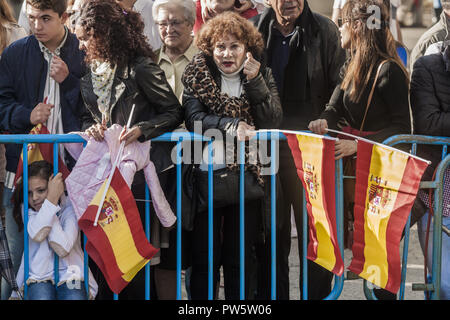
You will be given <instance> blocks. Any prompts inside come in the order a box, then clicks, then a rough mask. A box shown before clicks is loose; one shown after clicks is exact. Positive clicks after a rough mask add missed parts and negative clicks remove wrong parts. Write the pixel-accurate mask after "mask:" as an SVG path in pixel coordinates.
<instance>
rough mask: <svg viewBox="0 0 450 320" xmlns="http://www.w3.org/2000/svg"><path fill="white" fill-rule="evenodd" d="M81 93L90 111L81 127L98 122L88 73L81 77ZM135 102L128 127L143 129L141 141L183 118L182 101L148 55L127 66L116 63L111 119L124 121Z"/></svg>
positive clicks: (99, 120) (95, 102)
mask: <svg viewBox="0 0 450 320" xmlns="http://www.w3.org/2000/svg"><path fill="white" fill-rule="evenodd" d="M81 94H82V96H83V100H84V103H85V105H86V108H87V110H88V111H89V113H85V114H84V116H83V119H82V120H83V125H82V130H85V129H87V128H88V127H90V126H91V125H92V124H94V123H101V118H102V117H101V113H100V110H99V109H98V105H97V95H96V94H95V93H94V91H93V87H92V77H91V73H90V72H88V73H87V74H86V75H85V76H84V77H83V78H81ZM133 103H134V104H136V106H135V111H134V115H133V119H132V120H131V127H133V126H135V125H136V126H138V127H139V128H140V129H141V130H142V136H141V137H140V139H139V140H140V141H146V140H149V139H152V138H155V137H157V136H159V135H161V134H163V133H165V132H170V131H172V130H174V129H175V128H177V127H178V126H179V125H180V124H181V122H182V121H183V111H182V108H181V105H180V103H179V101H178V99H177V97H176V96H175V94H174V93H173V91H172V89H171V88H170V86H169V84H168V83H167V80H166V77H165V75H164V72H163V71H162V70H161V68H160V67H159V66H158V65H157V64H156V63H154V62H153V61H152V60H151V59H150V58H146V57H139V58H137V59H136V60H135V61H133V62H131V63H129V64H128V65H127V66H123V67H118V68H117V71H116V75H115V77H114V82H113V88H112V93H111V105H112V107H111V109H110V119H111V120H110V123H108V126H110V125H112V124H115V123H117V124H120V125H122V126H123V125H125V124H126V123H127V121H128V116H129V114H130V112H131V107H132V105H133Z"/></svg>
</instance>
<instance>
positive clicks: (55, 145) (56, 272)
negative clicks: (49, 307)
mask: <svg viewBox="0 0 450 320" xmlns="http://www.w3.org/2000/svg"><path fill="white" fill-rule="evenodd" d="M57 174H58V143H56V142H54V143H53V177H55V176H56V175H57ZM53 256H54V258H53V259H54V262H53V265H54V268H53V272H54V278H55V288H57V287H58V282H59V257H58V255H57V254H56V253H53Z"/></svg>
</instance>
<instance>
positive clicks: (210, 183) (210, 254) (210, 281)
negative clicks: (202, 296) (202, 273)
mask: <svg viewBox="0 0 450 320" xmlns="http://www.w3.org/2000/svg"><path fill="white" fill-rule="evenodd" d="M212 152H213V150H212V141H209V142H208V299H209V300H213V299H214V297H213V288H214V284H213V279H214V277H213V272H214V269H213V263H214V258H213V197H214V195H213V165H212V163H213V162H212Z"/></svg>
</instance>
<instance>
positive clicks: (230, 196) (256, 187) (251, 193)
mask: <svg viewBox="0 0 450 320" xmlns="http://www.w3.org/2000/svg"><path fill="white" fill-rule="evenodd" d="M244 176H245V177H244V178H245V190H244V192H245V200H246V201H248V200H258V199H261V198H263V197H264V188H263V187H262V186H261V185H260V184H258V181H257V180H256V177H255V175H254V174H252V173H251V172H249V171H245V173H244ZM194 177H195V184H196V189H197V210H198V211H206V210H208V171H202V170H200V169H199V168H195V169H194ZM239 181H240V172H239V170H237V171H231V170H229V169H228V168H223V169H219V170H215V171H213V207H214V208H215V209H216V208H222V207H226V206H229V205H236V204H239V185H240V184H239Z"/></svg>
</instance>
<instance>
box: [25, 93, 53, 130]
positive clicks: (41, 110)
mask: <svg viewBox="0 0 450 320" xmlns="http://www.w3.org/2000/svg"><path fill="white" fill-rule="evenodd" d="M47 100H48V99H47V97H45V99H44V102H41V103H39V104H38V105H37V106H36V107H34V109H33V110H32V111H31V114H30V123H31V124H32V125H37V124H39V123H42V124H44V123H46V122H47V120H48V118H49V117H50V113H51V110H52V108H53V107H54V105H53V104H47Z"/></svg>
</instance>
